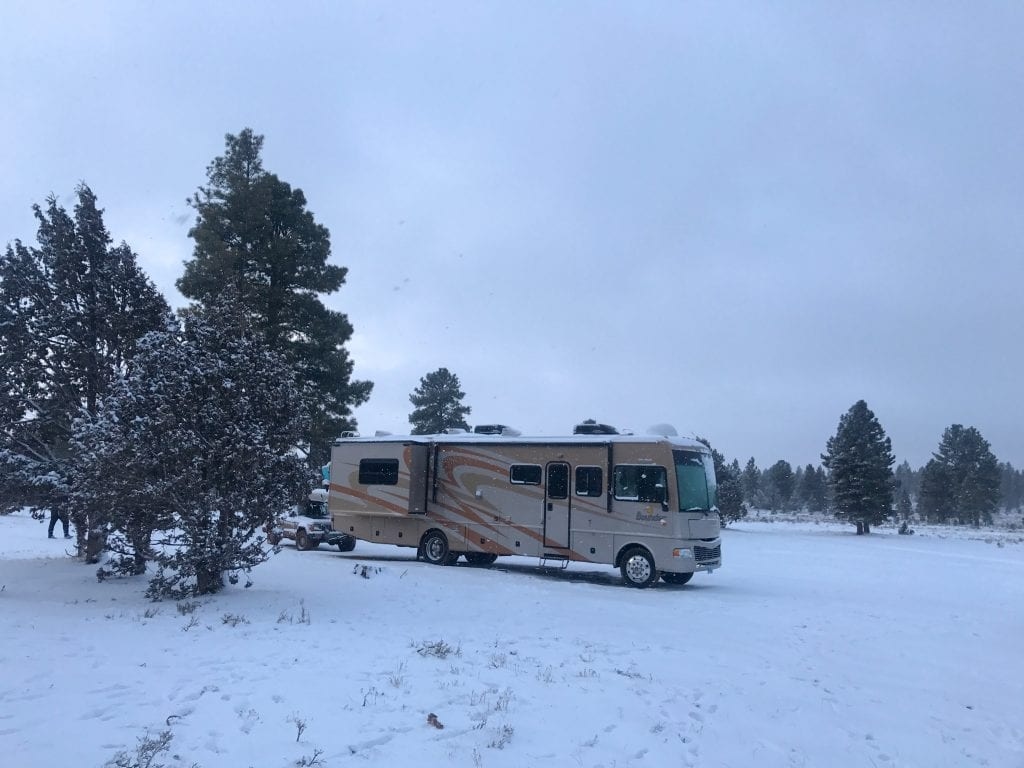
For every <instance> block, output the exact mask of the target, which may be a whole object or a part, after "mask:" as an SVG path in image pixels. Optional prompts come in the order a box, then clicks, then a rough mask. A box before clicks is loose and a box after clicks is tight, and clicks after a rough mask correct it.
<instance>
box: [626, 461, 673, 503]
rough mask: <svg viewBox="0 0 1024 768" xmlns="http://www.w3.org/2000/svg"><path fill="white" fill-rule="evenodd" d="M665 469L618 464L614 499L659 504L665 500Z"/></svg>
mask: <svg viewBox="0 0 1024 768" xmlns="http://www.w3.org/2000/svg"><path fill="white" fill-rule="evenodd" d="M665 478H666V475H665V468H664V467H655V466H650V465H633V464H619V465H618V466H617V467H615V498H616V499H623V500H625V501H643V502H646V503H655V502H657V503H660V502H661V501H662V500H663V499H665V498H666V496H665V493H666V489H667V487H668V486H667V485H666V484H665V482H666V480H665Z"/></svg>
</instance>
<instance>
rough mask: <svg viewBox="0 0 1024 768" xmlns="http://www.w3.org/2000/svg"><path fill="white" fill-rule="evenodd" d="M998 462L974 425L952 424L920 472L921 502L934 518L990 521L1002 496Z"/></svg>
mask: <svg viewBox="0 0 1024 768" xmlns="http://www.w3.org/2000/svg"><path fill="white" fill-rule="evenodd" d="M999 485H1000V473H999V462H998V461H997V460H996V457H995V455H994V454H993V453H992V450H991V448H990V447H989V443H988V440H986V439H985V438H984V437H982V435H981V432H979V431H978V430H977V429H976V428H975V427H964V426H963V425H961V424H952V425H950V426H949V427H947V428H946V429H945V431H944V432H943V433H942V440H941V441H940V442H939V450H938V452H936V453H935V454H934V458H933V459H931V460H930V461H929V462H928V464H927V465H925V468H924V470H923V471H922V473H921V502H920V506H921V508H922V510H923V511H924V512H925V514H926V515H927V516H928V518H929V519H931V520H938V521H942V522H947V521H948V520H949V518H951V517H955V518H957V519H959V520H961V521H962V522H965V523H970V524H971V525H974V526H978V525H980V524H981V523H983V522H984V523H991V522H992V513H993V512H995V511H996V509H997V508H998V506H999V500H1000V489H999Z"/></svg>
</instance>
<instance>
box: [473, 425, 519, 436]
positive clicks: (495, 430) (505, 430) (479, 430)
mask: <svg viewBox="0 0 1024 768" xmlns="http://www.w3.org/2000/svg"><path fill="white" fill-rule="evenodd" d="M473 434H475V435H512V436H516V435H519V434H520V432H519V430H518V429H513V428H512V427H509V426H506V425H504V424H477V425H476V426H475V427H473Z"/></svg>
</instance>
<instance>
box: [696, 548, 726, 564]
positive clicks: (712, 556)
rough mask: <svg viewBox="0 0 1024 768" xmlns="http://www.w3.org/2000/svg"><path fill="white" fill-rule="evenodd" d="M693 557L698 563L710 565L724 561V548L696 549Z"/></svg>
mask: <svg viewBox="0 0 1024 768" xmlns="http://www.w3.org/2000/svg"><path fill="white" fill-rule="evenodd" d="M693 557H694V559H695V560H696V561H697V562H698V563H710V562H712V561H714V560H721V559H722V546H721V545H718V546H717V547H694V548H693Z"/></svg>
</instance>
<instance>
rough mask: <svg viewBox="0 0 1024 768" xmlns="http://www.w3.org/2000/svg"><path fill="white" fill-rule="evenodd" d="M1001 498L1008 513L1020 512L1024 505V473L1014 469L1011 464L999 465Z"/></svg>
mask: <svg viewBox="0 0 1024 768" xmlns="http://www.w3.org/2000/svg"><path fill="white" fill-rule="evenodd" d="M999 475H1000V482H999V496H1000V499H1001V504H1002V506H1003V509H1005V510H1006V511H1007V512H1013V511H1015V510H1019V509H1020V508H1021V505H1022V504H1024V473H1022V472H1021V471H1020V470H1017V469H1014V468H1013V465H1012V464H1011V463H1010V462H1006V463H1005V464H1000V465H999Z"/></svg>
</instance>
